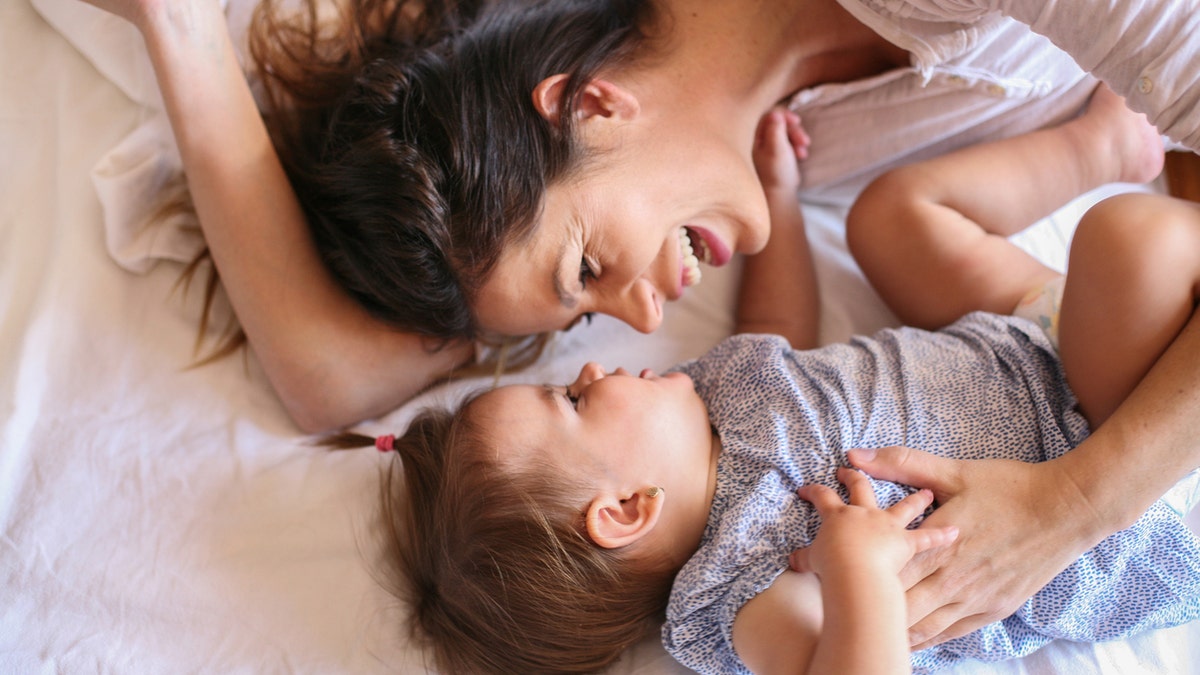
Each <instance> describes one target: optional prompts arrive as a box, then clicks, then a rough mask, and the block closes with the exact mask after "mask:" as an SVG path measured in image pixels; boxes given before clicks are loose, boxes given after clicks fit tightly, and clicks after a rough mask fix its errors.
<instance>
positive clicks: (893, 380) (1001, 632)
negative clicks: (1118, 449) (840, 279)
mask: <svg viewBox="0 0 1200 675" xmlns="http://www.w3.org/2000/svg"><path fill="white" fill-rule="evenodd" d="M680 369H681V370H683V371H684V372H687V373H688V374H689V375H690V376H691V377H692V378H693V379H694V380H695V382H696V389H697V391H698V392H699V393H700V396H701V397H702V398H703V399H704V400H705V402H706V403H707V404H708V407H709V414H710V416H711V419H712V422H713V425H714V426H715V427H716V429H717V431H718V433H719V435H720V437H721V442H722V443H723V446H724V449H723V452H722V455H721V458H720V460H719V462H718V468H717V493H716V498H715V499H714V502H713V509H712V513H711V514H710V516H709V520H708V526H707V529H706V532H705V534H704V539H703V541H702V544H701V547H700V549H699V551H697V553H696V555H695V556H693V557H692V559H691V560H690V561H689V562H688V563H687V565H685V566H684V568H683V569H682V570H681V572H680V574H679V575H678V577H677V578H676V581H675V586H674V589H673V591H672V594H671V601H670V605H669V607H668V610H667V622H666V624H665V625H664V626H663V632H662V636H663V642H664V644H665V645H666V648H667V650H668V651H669V652H670V653H671V654H672V655H673V656H674V657H675V658H676V659H678V660H679V661H680V662H681V663H683V664H684V665H686V666H688V667H689V668H692V669H694V670H696V671H698V672H700V673H747V672H749V671H748V670H747V669H746V668H745V666H744V665H743V664H742V662H741V661H740V659H738V657H737V655H736V654H735V653H734V650H733V638H732V629H733V619H734V615H735V614H736V613H737V611H738V610H739V609H740V608H741V607H742V605H744V604H745V603H746V602H747V601H748V600H749V599H750V598H752V597H754V596H755V595H757V594H758V593H760V592H762V591H763V590H764V589H766V588H767V587H768V586H770V584H771V583H772V581H773V580H774V579H775V577H776V576H778V575H779V574H780V573H781V572H782V571H783V570H784V569H785V568H786V567H787V555H788V553H790V552H791V551H792V550H794V549H796V548H800V547H803V546H806V545H808V544H809V543H810V542H811V541H812V538H813V536H814V535H815V534H816V531H817V527H818V524H819V523H818V518H817V514H816V511H815V510H814V509H813V507H812V505H811V504H809V503H807V502H805V501H803V500H801V499H799V498H798V497H797V496H796V489H797V488H798V487H799V486H801V485H803V484H805V483H810V482H820V483H824V484H826V485H829V486H831V487H835V488H837V489H838V490H839V491H840V492H841V493H842V495H843V497H844V496H845V490H844V489H843V488H842V487H841V486H840V485H839V484H838V482H837V478H836V469H837V467H838V466H840V465H843V464H845V451H846V450H848V449H851V448H857V447H882V446H889V445H908V446H911V447H917V448H922V449H925V450H929V451H931V452H936V453H939V454H943V455H947V456H953V457H959V458H984V457H1002V458H1010V459H1018V460H1023V461H1027V462H1037V461H1043V460H1046V459H1051V458H1054V457H1057V456H1059V455H1061V454H1062V453H1064V452H1066V451H1067V450H1069V449H1071V448H1073V447H1075V446H1076V445H1078V444H1079V443H1080V442H1081V441H1083V440H1084V438H1086V437H1087V434H1088V427H1087V422H1086V421H1085V420H1084V419H1083V417H1082V416H1080V415H1079V414H1078V413H1077V412H1076V411H1075V397H1074V394H1072V393H1071V391H1070V389H1069V388H1068V387H1067V385H1066V382H1065V379H1064V377H1063V373H1062V368H1061V364H1060V362H1059V360H1058V357H1057V355H1056V354H1055V352H1054V349H1053V348H1052V347H1051V346H1050V344H1049V342H1048V341H1047V339H1046V337H1045V335H1044V334H1043V333H1042V332H1041V330H1039V329H1038V327H1037V326H1036V325H1034V324H1032V323H1030V322H1028V321H1025V320H1024V319H1017V318H1013V317H1002V316H995V315H990V314H983V313H976V314H972V315H969V316H967V317H965V318H964V319H962V320H961V321H959V322H958V323H956V324H955V325H953V326H951V327H949V328H947V329H945V330H943V331H940V332H937V333H928V332H924V331H919V330H915V329H897V330H888V331H884V332H882V333H879V334H878V335H876V336H875V337H873V338H858V339H855V340H854V341H853V342H852V343H850V344H846V345H832V346H829V347H825V348H823V349H820V350H814V351H807V352H801V351H794V350H792V349H791V348H790V347H789V346H788V344H787V342H786V341H784V340H782V339H780V338H775V337H768V336H749V335H746V336H736V337H733V338H730V339H728V340H726V341H725V342H723V343H721V344H720V345H718V346H717V347H716V348H715V349H713V350H712V351H711V352H709V353H708V354H707V355H705V356H704V357H702V358H700V359H698V360H696V361H692V362H688V363H686V364H683V365H681V366H680ZM874 486H875V491H876V495H877V497H878V498H879V502H880V504H881V505H883V506H888V505H891V504H894V503H895V502H897V501H899V500H900V499H901V498H903V496H904V495H906V494H908V493H909V492H911V490H910V489H908V488H905V487H903V486H900V485H897V484H893V483H887V482H883V481H875V482H874ZM1197 617H1200V545H1198V542H1197V541H1196V539H1195V537H1194V536H1193V535H1192V534H1191V532H1190V531H1189V530H1188V529H1187V527H1186V526H1185V525H1184V524H1183V523H1182V522H1181V520H1180V518H1179V516H1178V515H1177V514H1175V513H1174V512H1173V511H1171V510H1170V509H1169V508H1167V507H1165V506H1164V505H1163V504H1162V503H1156V504H1155V505H1154V507H1153V508H1151V509H1150V511H1149V512H1148V513H1147V514H1146V515H1145V516H1144V517H1142V518H1141V519H1140V520H1139V521H1138V522H1137V523H1136V524H1135V525H1134V526H1133V527H1131V528H1129V529H1127V530H1124V531H1122V532H1118V533H1117V534H1114V535H1112V536H1111V537H1109V538H1108V539H1106V540H1104V541H1103V542H1101V543H1100V544H1099V545H1098V546H1097V547H1096V548H1094V549H1093V550H1091V551H1089V552H1088V553H1087V554H1085V555H1084V556H1083V557H1082V558H1080V559H1079V560H1078V561H1076V562H1075V563H1074V564H1072V566H1071V567H1069V568H1068V569H1066V570H1065V571H1064V572H1062V573H1061V574H1059V575H1058V576H1057V577H1056V578H1055V579H1053V580H1052V581H1051V582H1050V584H1048V585H1047V586H1046V587H1045V588H1043V589H1042V590H1041V591H1039V592H1038V593H1037V594H1036V595H1035V596H1034V597H1033V598H1032V599H1030V600H1029V601H1028V602H1026V603H1025V604H1024V605H1023V606H1022V607H1021V608H1020V609H1019V610H1018V611H1017V612H1016V613H1015V614H1013V615H1012V616H1010V617H1009V618H1007V619H1005V620H1003V621H1001V622H997V623H994V624H991V625H989V626H985V627H984V628H983V629H981V630H979V631H976V632H974V633H971V634H969V635H965V636H963V637H960V638H958V639H955V640H951V641H949V642H946V643H944V644H941V645H938V646H936V647H932V648H930V649H926V650H923V651H920V652H917V653H915V654H913V658H912V664H913V669H914V671H915V672H917V673H923V672H930V671H933V670H936V669H938V668H943V667H946V666H949V665H952V664H954V663H955V662H957V661H959V660H961V659H964V658H974V659H982V660H987V661H996V660H1001V659H1007V658H1013V657H1017V656H1023V655H1026V654H1029V653H1031V652H1033V651H1034V650H1036V649H1038V648H1039V647H1041V646H1043V645H1045V644H1046V643H1048V642H1049V641H1050V640H1052V639H1055V638H1064V639H1069V640H1087V641H1095V640H1108V639H1116V638H1121V637H1125V636H1128V635H1131V634H1133V633H1136V632H1138V631H1142V630H1148V629H1151V628H1159V627H1164V626H1171V625H1176V624H1180V623H1183V622H1186V621H1189V620H1192V619H1195V618H1197Z"/></svg>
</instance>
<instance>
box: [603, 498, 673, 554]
mask: <svg viewBox="0 0 1200 675" xmlns="http://www.w3.org/2000/svg"><path fill="white" fill-rule="evenodd" d="M651 494H653V495H655V496H653V497H650V496H648V495H651ZM665 501H666V493H665V492H663V491H662V490H661V489H659V488H654V487H651V488H643V489H642V490H639V491H637V492H634V493H633V494H631V495H628V496H626V497H625V498H621V497H620V496H618V495H615V494H608V495H601V496H599V497H596V498H595V499H593V500H592V503H591V504H589V505H588V509H587V518H586V521H587V532H588V536H589V537H591V538H592V541H594V542H595V543H596V545H597V546H600V547H602V548H621V547H622V546H628V545H630V544H632V543H634V542H635V541H638V540H639V539H641V538H642V537H644V536H646V534H648V533H649V532H650V530H653V529H654V526H655V525H657V524H658V517H659V516H660V515H661V514H662V509H663V503H664V502H665Z"/></svg>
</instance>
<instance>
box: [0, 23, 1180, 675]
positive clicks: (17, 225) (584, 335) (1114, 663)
mask: <svg viewBox="0 0 1200 675" xmlns="http://www.w3.org/2000/svg"><path fill="white" fill-rule="evenodd" d="M246 4H247V3H237V2H235V4H234V6H233V7H232V8H230V10H229V13H230V17H231V21H232V22H239V21H241V22H244V17H245V15H246V13H247V11H248V8H247V7H246V6H245V5H246ZM174 162H177V158H176V157H175V155H174V149H173V147H172V145H171V143H170V137H169V134H168V133H167V130H166V127H165V124H164V122H163V120H162V117H161V113H160V112H159V111H158V101H157V94H156V92H155V88H154V84H153V79H152V75H151V73H150V72H149V68H148V64H147V62H146V61H145V59H144V56H143V55H142V54H141V43H140V41H139V40H138V39H137V36H136V34H135V33H134V32H133V31H132V29H131V28H130V27H128V26H125V25H124V24H121V23H120V22H119V21H116V20H115V19H112V18H111V17H108V16H106V15H103V14H102V13H99V12H97V11H94V10H92V8H90V7H87V6H84V5H82V4H80V3H78V2H75V0H35V1H33V2H31V0H8V1H6V2H4V3H0V521H2V523H3V531H2V535H0V607H2V608H3V609H2V610H0V617H2V619H0V672H12V673H33V672H42V673H51V672H57V673H80V672H89V673H92V672H95V673H175V672H201V673H373V672H405V673H409V672H423V671H424V670H425V666H426V661H425V658H424V654H423V652H422V650H421V649H420V648H419V646H417V645H415V644H412V643H411V642H409V641H408V640H407V638H406V637H405V636H406V635H407V633H406V632H405V630H404V628H403V625H404V613H403V610H402V609H401V608H400V607H399V606H398V604H397V602H396V601H395V600H393V599H392V598H391V597H390V596H389V595H388V594H387V593H386V592H385V591H384V590H383V589H382V588H381V586H380V585H379V584H378V583H377V582H376V579H375V577H374V576H373V574H372V570H371V565H370V561H371V560H372V550H373V546H374V540H373V538H372V537H371V535H370V530H369V528H370V524H371V521H372V518H373V517H374V514H375V508H376V504H377V489H378V488H377V485H378V479H379V471H380V468H381V467H382V466H383V464H382V463H383V462H386V461H388V458H387V457H385V456H381V455H379V454H378V453H375V452H373V451H362V452H348V453H330V452H326V451H324V450H322V449H319V448H317V447H314V446H313V445H312V444H311V441H312V439H311V438H310V437H307V436H304V435H302V434H301V433H300V432H299V431H297V429H296V428H295V427H294V426H293V425H292V423H291V422H290V421H289V419H288V417H287V415H286V414H285V412H284V410H283V408H282V407H281V405H280V404H279V402H278V401H277V400H276V398H275V397H274V395H273V394H272V392H271V389H270V387H269V385H268V383H267V381H266V379H265V378H264V376H263V374H262V372H261V371H260V370H259V368H258V365H257V363H256V360H255V358H254V356H253V354H252V353H245V354H241V355H235V356H233V357H230V358H225V359H222V360H219V361H217V362H215V363H212V364H209V365H204V366H201V367H191V364H192V360H193V356H194V345H195V340H196V332H197V317H198V315H199V306H200V301H201V294H200V292H199V290H198V288H197V287H191V288H182V287H179V286H178V285H177V283H176V282H177V279H178V277H179V273H180V270H181V267H182V264H181V263H180V260H181V259H185V258H187V257H188V255H189V254H190V252H191V251H194V250H195V246H196V245H197V244H198V235H197V233H196V232H195V230H194V228H192V227H191V226H190V225H191V224H189V223H187V222H185V221H186V219H185V221H181V222H175V223H172V224H170V226H168V227H144V226H143V225H144V216H145V215H146V204H147V203H149V202H148V200H147V198H146V195H148V194H151V193H152V192H153V190H155V189H156V187H157V186H158V185H159V184H160V182H161V181H162V180H164V179H165V178H167V177H169V176H170V175H172V174H173V172H174V171H175V169H174V166H175V164H173V163H174ZM1114 189H1120V188H1114ZM1077 213H1078V205H1077V206H1076V208H1075V209H1074V210H1073V211H1069V212H1066V213H1063V214H1060V215H1058V216H1056V217H1055V218H1052V219H1051V220H1050V221H1048V222H1047V223H1045V224H1043V225H1042V226H1039V229H1038V230H1037V231H1035V232H1033V233H1031V234H1030V235H1029V236H1028V237H1026V241H1025V244H1026V245H1027V246H1029V247H1030V249H1031V250H1034V251H1036V252H1037V254H1038V255H1040V256H1042V257H1043V258H1044V259H1046V260H1048V261H1052V262H1055V261H1056V262H1057V263H1058V264H1061V261H1062V257H1063V245H1064V242H1065V241H1066V238H1067V237H1069V232H1070V229H1071V227H1072V226H1073V223H1074V220H1073V219H1074V217H1075V215H1077ZM1073 214H1075V215H1073ZM807 215H808V218H809V220H810V222H811V223H812V227H813V238H814V242H815V247H816V248H817V250H818V255H819V274H820V278H821V281H822V287H823V291H822V300H823V303H824V305H825V307H826V314H825V317H824V319H823V323H822V336H823V339H824V340H826V341H834V340H841V339H844V338H845V337H846V336H848V335H849V334H850V333H851V332H854V331H866V330H871V329H874V328H877V327H879V326H883V325H887V324H890V323H892V322H893V321H894V320H893V318H892V317H891V316H890V315H889V314H888V313H887V311H886V310H885V309H884V308H883V306H882V305H881V304H880V302H879V300H878V299H877V298H876V297H875V296H874V294H873V293H871V292H870V290H869V289H868V288H867V287H866V285H865V284H864V283H863V281H862V279H861V277H860V276H859V275H858V274H857V272H856V271H855V270H854V268H853V266H852V265H851V264H850V262H849V258H848V256H847V255H846V253H845V251H844V248H843V247H842V245H841V243H840V240H841V238H840V235H839V234H838V231H837V227H836V223H837V221H838V218H839V214H837V213H835V212H831V211H824V212H822V211H816V210H813V211H810V212H809V213H808V214H807ZM736 271H737V270H736V267H730V268H726V269H723V270H720V271H719V273H717V272H713V271H707V272H706V273H705V281H704V283H703V284H702V285H701V286H700V287H698V288H697V289H696V290H697V291H699V292H697V293H690V294H689V295H688V296H687V299H686V300H684V301H683V302H681V303H680V304H679V305H678V306H674V307H672V308H671V309H670V312H671V314H672V316H671V318H670V320H668V321H667V323H666V325H665V327H664V329H663V330H661V331H659V332H658V333H656V334H655V335H652V336H645V335H639V334H636V333H634V332H633V331H632V330H630V329H628V328H626V327H624V326H622V325H620V324H618V323H617V322H615V321H610V320H606V319H604V318H601V319H598V320H597V321H596V322H595V323H594V324H593V325H592V326H590V327H588V328H586V329H582V330H577V331H572V332H571V333H569V334H567V335H565V336H563V337H562V338H561V339H559V340H558V341H557V342H556V343H555V344H554V345H553V346H552V352H551V355H550V358H549V359H546V360H545V361H543V362H542V363H541V364H539V365H538V366H537V367H535V368H534V369H532V370H530V371H527V372H525V373H523V374H520V375H516V376H509V377H507V378H506V379H521V380H532V381H544V380H548V381H558V382H565V381H568V380H569V379H570V378H571V377H573V376H574V374H575V373H576V372H577V370H578V368H579V366H580V365H581V364H582V363H583V361H585V360H587V359H591V360H597V361H599V362H601V363H603V364H605V365H608V366H616V365H626V366H631V367H652V368H659V369H661V368H664V367H666V366H669V365H670V364H671V363H673V362H676V361H678V360H681V359H683V358H688V357H692V356H695V355H697V354H699V353H701V352H702V351H703V350H704V349H706V348H707V347H709V346H711V345H712V344H714V343H715V342H716V341H717V340H719V339H720V338H721V337H723V336H724V335H725V334H727V333H728V332H729V330H730V329H731V326H732V318H731V311H730V309H731V307H732V305H733V297H734V288H735V286H734V282H735V280H736ZM217 329H219V326H218V327H217ZM217 329H214V331H215V330H217ZM214 335H215V333H213V334H210V335H209V336H208V337H209V338H212V337H214ZM489 383H490V381H489V380H488V379H487V378H482V379H475V380H469V381H467V382H462V383H457V384H454V385H449V386H443V387H439V388H435V389H433V390H431V391H430V392H428V393H427V394H425V395H424V396H422V397H421V398H420V399H418V400H416V401H413V402H412V403H410V404H409V405H406V406H405V407H403V408H401V409H400V410H397V411H395V412H394V413H392V414H390V415H388V416H386V417H384V418H381V419H379V420H374V421H372V422H370V423H366V424H364V425H362V427H361V429H362V430H363V431H365V432H367V433H384V432H390V431H397V430H400V429H402V428H403V426H404V424H405V423H406V422H407V420H408V419H409V418H410V417H411V416H412V415H413V414H414V413H415V412H416V411H417V410H418V409H419V408H421V407H423V406H425V405H430V404H442V403H445V402H447V401H450V400H452V399H453V398H455V397H456V396H458V395H459V394H461V393H462V391H463V390H465V389H467V388H473V387H478V386H485V385H487V384H489ZM1191 521H1192V524H1193V527H1195V526H1196V525H1197V524H1200V518H1197V517H1196V515H1195V514H1193V515H1192V516H1191ZM612 672H613V673H615V674H629V675H632V674H646V675H650V674H666V673H677V672H682V669H681V668H679V667H678V666H675V665H674V664H673V663H672V661H671V660H670V659H669V658H668V657H667V656H666V655H665V654H664V652H663V651H662V649H661V648H660V647H658V646H657V645H656V644H655V643H654V641H653V640H648V641H647V643H646V644H645V645H643V646H641V647H639V648H636V649H634V650H631V651H630V652H629V653H628V654H627V656H626V657H624V658H623V659H622V660H621V661H620V662H619V663H618V664H617V665H616V666H615V667H614V668H613V669H612ZM952 672H954V673H956V674H959V675H966V674H974V673H1013V674H1016V673H1028V674H1039V673H1064V672H1069V673H1111V674H1114V675H1116V674H1120V675H1127V674H1130V673H1162V674H1172V675H1175V674H1178V673H1189V672H1190V673H1200V622H1193V623H1192V624H1189V625H1184V626H1180V627H1177V628H1173V629H1169V630H1162V631H1157V632H1152V633H1147V634H1142V635H1139V636H1136V637H1134V638H1132V639H1129V640H1125V641H1120V642H1114V643H1106V644H1096V645H1093V644H1068V643H1056V644H1052V645H1051V646H1049V647H1047V648H1045V649H1043V650H1041V651H1040V652H1038V653H1036V654H1034V655H1032V656H1030V657H1027V658H1025V659H1022V660H1019V661H1012V662H1006V663H1002V664H996V665H987V666H985V665H981V664H972V665H967V666H963V667H960V668H958V669H956V670H955V671H952Z"/></svg>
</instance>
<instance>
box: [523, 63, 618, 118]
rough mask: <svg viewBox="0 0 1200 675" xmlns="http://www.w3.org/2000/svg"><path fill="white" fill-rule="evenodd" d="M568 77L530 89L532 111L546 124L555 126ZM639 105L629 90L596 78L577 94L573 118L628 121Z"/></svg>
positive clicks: (554, 79)
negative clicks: (535, 109) (535, 110)
mask: <svg viewBox="0 0 1200 675" xmlns="http://www.w3.org/2000/svg"><path fill="white" fill-rule="evenodd" d="M568 79H569V76H568V75H566V74H565V73H560V74H558V75H551V76H550V77H547V78H546V79H544V80H542V81H541V82H539V83H538V85H537V86H536V87H534V89H533V107H534V108H537V111H538V114H539V115H541V116H542V118H543V119H545V120H546V121H547V122H549V123H550V124H553V125H554V126H558V120H559V116H560V115H561V114H562V106H563V94H564V93H565V92H566V88H567V80H568ZM640 111H641V105H640V104H639V103H638V100H637V97H636V96H634V95H633V94H632V93H631V92H630V91H629V90H627V89H624V88H622V87H618V86H617V85H615V84H613V83H612V82H609V81H608V80H601V79H599V78H597V79H593V80H591V81H590V82H588V83H587V85H586V86H584V88H583V91H581V92H579V96H578V99H577V101H576V105H575V118H576V119H577V120H587V119H591V118H597V117H598V118H601V119H616V120H622V121H629V120H631V119H633V118H634V117H637V114H638V112H640Z"/></svg>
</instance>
